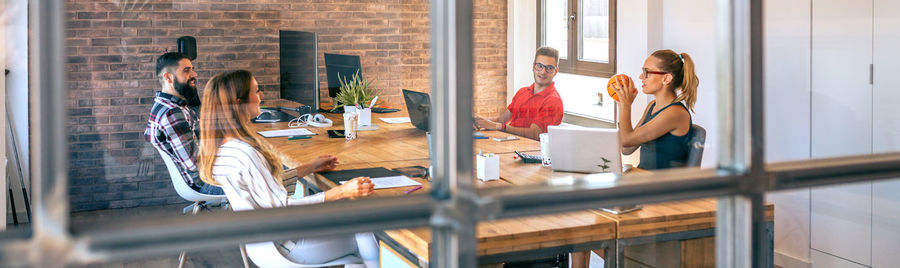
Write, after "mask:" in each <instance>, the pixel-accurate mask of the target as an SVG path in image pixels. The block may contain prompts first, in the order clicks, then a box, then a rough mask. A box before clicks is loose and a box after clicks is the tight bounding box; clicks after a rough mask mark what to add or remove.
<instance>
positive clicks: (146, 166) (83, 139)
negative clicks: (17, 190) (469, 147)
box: [66, 0, 507, 211]
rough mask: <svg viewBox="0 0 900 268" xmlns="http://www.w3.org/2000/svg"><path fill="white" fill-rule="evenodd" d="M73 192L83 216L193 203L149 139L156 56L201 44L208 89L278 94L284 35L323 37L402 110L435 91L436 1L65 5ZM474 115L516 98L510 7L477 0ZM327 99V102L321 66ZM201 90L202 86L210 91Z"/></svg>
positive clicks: (75, 1)
mask: <svg viewBox="0 0 900 268" xmlns="http://www.w3.org/2000/svg"><path fill="white" fill-rule="evenodd" d="M66 4H67V7H66V10H67V11H66V17H67V30H66V41H67V43H66V54H67V65H66V67H67V71H68V88H69V90H70V91H69V99H68V102H67V107H68V111H69V115H70V120H69V122H70V123H69V124H68V126H67V127H68V129H67V130H68V133H69V149H70V158H71V163H70V172H69V176H70V190H71V202H72V209H73V210H75V211H81V210H95V209H104V208H123V207H134V206H148V205H162V204H169V203H178V202H183V200H181V198H179V197H178V196H177V195H176V193H175V191H174V189H172V186H171V183H170V182H169V176H168V173H167V172H166V169H165V166H164V165H162V161H161V160H160V158H159V156H158V154H157V152H156V150H155V149H154V148H153V147H152V146H150V145H149V144H148V143H147V142H146V141H144V140H143V135H142V132H143V130H144V128H145V127H146V121H147V116H148V113H149V110H150V106H151V104H152V102H153V94H154V92H155V91H158V90H159V88H160V86H159V84H158V82H157V81H156V79H154V71H155V59H156V57H157V56H158V55H160V54H162V53H163V52H164V51H167V50H168V51H174V50H175V39H176V38H178V37H180V36H184V35H191V36H194V37H195V38H197V43H198V45H197V47H198V57H197V59H196V60H195V61H194V66H195V67H196V68H197V69H198V73H199V75H200V76H199V78H198V80H199V81H198V82H199V83H198V84H199V85H204V84H205V82H206V80H207V79H209V78H210V77H211V76H212V75H213V74H215V73H219V72H222V71H225V70H229V69H238V68H241V69H248V70H250V71H252V72H254V74H255V76H256V78H257V80H258V81H259V83H260V86H261V87H263V88H264V89H265V91H266V92H265V94H266V96H265V98H264V100H271V99H278V88H279V87H278V80H279V79H278V66H279V61H278V54H279V52H278V51H279V48H278V30H281V29H288V30H301V31H315V32H317V33H318V34H319V62H320V63H324V58H323V54H322V53H324V52H329V53H341V54H353V55H360V56H361V59H362V67H363V72H364V75H365V76H366V78H369V79H374V80H375V82H374V85H375V86H376V87H378V88H381V89H383V97H381V98H379V99H380V100H385V101H386V102H388V104H389V105H392V106H401V105H403V99H402V96H401V95H400V89H401V88H406V89H412V90H419V91H430V89H429V87H430V80H429V79H430V71H429V60H430V58H429V57H430V55H429V49H430V46H429V43H430V33H429V31H430V30H429V29H430V28H429V19H428V17H429V9H428V1H427V0H329V1H320V0H305V1H304V0H242V1H221V0H219V1H214V0H209V1H207V0H193V1H188V0H165V1H157V0H151V1H147V2H145V1H119V0H67V1H66ZM475 5H476V6H477V7H478V8H477V9H476V10H477V12H476V13H475V35H476V43H475V55H474V57H475V67H476V68H475V69H476V71H475V79H476V85H475V98H474V100H473V101H474V102H475V105H476V107H478V108H476V113H478V114H481V115H487V116H496V115H497V114H499V112H500V111H502V108H503V107H504V104H505V100H506V14H507V13H506V10H507V9H506V1H504V0H476V1H475ZM319 72H320V74H321V76H322V77H321V78H320V81H323V82H322V83H321V86H322V90H321V91H320V93H321V95H322V99H323V100H327V98H328V97H327V89H326V88H325V86H326V84H325V83H324V81H326V80H325V70H324V65H322V64H320V71H319ZM200 88H201V89H202V86H200Z"/></svg>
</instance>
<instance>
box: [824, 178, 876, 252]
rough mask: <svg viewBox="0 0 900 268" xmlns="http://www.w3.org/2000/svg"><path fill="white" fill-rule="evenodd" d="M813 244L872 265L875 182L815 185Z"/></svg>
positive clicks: (825, 250)
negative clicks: (873, 184)
mask: <svg viewBox="0 0 900 268" xmlns="http://www.w3.org/2000/svg"><path fill="white" fill-rule="evenodd" d="M811 214H812V216H811V220H810V222H811V223H812V227H811V237H810V242H811V245H812V248H813V249H815V250H819V251H822V252H827V253H828V254H831V255H835V256H838V257H841V258H844V259H848V260H851V261H853V262H856V263H861V264H864V265H870V263H871V256H872V183H870V182H866V183H861V184H852V185H841V186H831V187H825V188H813V189H812V206H811Z"/></svg>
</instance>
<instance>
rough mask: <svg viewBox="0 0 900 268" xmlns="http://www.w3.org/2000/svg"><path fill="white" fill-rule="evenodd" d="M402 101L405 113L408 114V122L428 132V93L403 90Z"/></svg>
mask: <svg viewBox="0 0 900 268" xmlns="http://www.w3.org/2000/svg"><path fill="white" fill-rule="evenodd" d="M403 99H404V100H405V101H406V111H408V112H409V122H410V123H412V124H413V126H416V128H418V129H421V130H424V131H426V132H428V114H429V113H431V98H430V97H428V93H423V92H418V91H412V90H407V89H404V90H403Z"/></svg>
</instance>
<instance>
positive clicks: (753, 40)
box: [0, 0, 900, 267]
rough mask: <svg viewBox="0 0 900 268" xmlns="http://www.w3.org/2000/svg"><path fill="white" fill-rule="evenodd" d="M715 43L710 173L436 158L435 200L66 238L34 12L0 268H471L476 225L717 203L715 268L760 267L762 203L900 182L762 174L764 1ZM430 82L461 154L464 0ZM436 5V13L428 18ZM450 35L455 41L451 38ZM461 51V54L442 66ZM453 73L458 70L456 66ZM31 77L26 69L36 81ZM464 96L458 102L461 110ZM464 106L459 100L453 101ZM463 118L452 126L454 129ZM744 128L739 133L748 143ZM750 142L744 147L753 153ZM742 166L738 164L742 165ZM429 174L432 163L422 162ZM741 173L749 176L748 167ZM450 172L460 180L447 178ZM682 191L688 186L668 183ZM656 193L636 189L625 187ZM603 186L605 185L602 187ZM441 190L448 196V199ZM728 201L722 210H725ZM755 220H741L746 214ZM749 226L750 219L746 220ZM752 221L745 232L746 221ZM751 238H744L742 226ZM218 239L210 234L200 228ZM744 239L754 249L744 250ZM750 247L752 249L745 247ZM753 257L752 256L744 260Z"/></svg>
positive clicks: (823, 167)
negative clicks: (346, 255)
mask: <svg viewBox="0 0 900 268" xmlns="http://www.w3.org/2000/svg"><path fill="white" fill-rule="evenodd" d="M717 3H718V4H719V7H720V9H718V11H717V15H718V16H719V22H720V23H722V25H723V27H728V28H725V30H724V31H720V36H718V37H719V41H720V43H719V44H718V50H719V60H720V62H719V63H720V66H719V75H720V76H721V77H722V78H723V79H721V81H720V83H721V84H720V87H719V93H720V102H719V110H720V117H719V120H720V123H721V125H722V126H723V127H721V129H720V133H721V136H722V139H721V140H720V143H719V144H718V146H720V149H722V150H723V151H722V152H723V153H722V154H720V159H719V166H718V167H717V168H716V169H705V170H700V171H697V170H691V169H674V170H670V171H661V172H657V173H654V174H634V175H626V176H624V177H625V178H624V180H622V182H623V184H624V185H620V186H625V187H608V186H598V185H596V184H591V183H590V181H591V180H590V179H591V178H596V177H597V176H604V177H603V178H602V179H604V181H609V180H607V179H615V180H618V179H620V178H619V177H616V176H615V175H610V174H595V175H587V176H583V177H580V178H567V180H565V181H563V182H559V183H553V182H548V183H546V184H535V185H526V186H522V187H502V188H491V189H478V190H475V189H474V188H473V187H472V185H471V184H472V178H471V172H472V167H471V165H472V157H471V154H468V155H465V154H462V153H466V152H469V151H465V150H459V151H456V152H457V153H460V154H461V155H464V156H463V157H460V156H458V155H452V154H450V153H443V152H442V154H441V155H442V156H441V159H440V160H439V161H440V162H437V163H439V164H442V168H438V172H437V173H436V175H437V176H436V177H435V178H434V185H433V189H441V190H433V191H432V194H431V195H418V196H412V197H411V196H406V197H396V198H384V199H373V200H371V201H367V202H361V203H360V202H357V203H355V204H354V205H355V206H346V205H345V204H344V205H342V204H318V205H308V206H297V207H287V208H278V209H268V210H256V211H243V212H237V213H234V214H233V215H204V216H198V217H172V218H153V219H139V220H129V221H126V222H119V221H117V222H107V223H106V225H105V226H84V227H76V226H70V224H69V221H68V216H69V215H68V213H69V207H68V205H69V203H68V198H67V197H68V196H67V191H66V187H67V185H68V180H67V173H66V172H65V170H66V168H67V163H68V160H69V155H68V154H67V153H65V152H66V149H65V148H66V146H63V145H64V144H65V142H66V138H65V134H64V133H65V131H60V130H64V129H65V124H64V120H65V118H66V109H65V102H64V100H65V98H66V94H65V93H66V87H65V77H66V75H65V73H66V72H65V64H64V59H65V53H64V49H63V44H64V42H62V41H61V40H63V38H64V33H65V31H63V29H64V28H65V27H64V25H65V24H64V21H65V16H64V6H65V5H64V3H62V1H40V0H30V2H29V5H30V8H29V12H34V13H32V14H31V15H33V16H30V17H31V19H33V20H40V21H41V23H40V24H35V25H36V26H35V28H32V29H29V30H30V32H32V34H33V35H34V36H36V37H38V38H37V40H36V41H35V43H33V44H31V45H32V46H33V47H34V49H33V50H32V51H31V52H32V53H36V54H34V55H33V56H35V55H36V56H39V57H36V61H35V62H33V64H32V66H31V68H34V69H38V70H42V71H41V72H33V73H34V74H35V77H34V78H35V79H34V80H33V84H31V89H32V94H35V95H37V97H36V100H37V101H38V104H39V105H36V106H35V107H36V108H35V109H32V111H31V115H32V116H35V115H39V116H41V118H48V119H46V120H42V121H41V122H40V123H39V124H35V126H33V129H32V130H33V131H34V133H35V134H34V137H35V138H34V140H33V148H34V149H33V151H32V159H33V160H34V161H35V165H34V166H32V168H33V172H32V174H33V175H34V177H35V178H36V179H34V180H32V183H33V187H34V188H33V189H34V190H33V191H32V192H33V193H34V194H33V195H32V200H33V202H34V210H35V215H34V222H33V223H34V224H33V225H32V227H31V228H29V229H25V230H23V229H16V230H12V231H6V232H0V259H2V260H3V264H4V265H6V266H26V265H30V266H50V267H55V266H64V265H66V264H85V263H91V262H101V261H110V260H122V259H127V258H138V257H147V256H149V255H148V254H157V255H161V254H167V253H174V252H178V251H180V250H184V249H189V250H193V249H203V248H209V247H211V246H227V245H233V244H235V243H246V242H257V241H266V240H272V239H273V238H283V237H288V236H303V235H311V234H318V235H327V234H337V233H351V232H359V231H372V230H379V229H396V228H409V227H418V226H429V225H430V226H431V227H433V230H434V232H433V234H434V236H435V239H434V240H433V246H432V247H433V248H432V252H433V253H435V256H432V258H431V260H432V261H433V262H432V263H431V265H432V267H471V266H474V265H472V264H473V263H474V262H475V261H476V256H475V254H474V251H473V249H475V246H474V245H475V243H477V240H476V239H475V236H474V230H475V224H476V223H477V222H478V221H480V220H493V219H503V218H511V217H518V216H529V215H539V214H547V213H554V212H564V211H574V210H582V209H589V208H596V207H602V206H614V205H624V204H634V203H645V202H646V203H655V202H665V201H674V200H685V199H694V198H703V197H719V201H720V205H719V208H720V209H721V210H722V212H723V213H718V214H717V216H716V217H717V223H716V226H717V227H721V228H716V232H717V233H716V248H717V249H716V254H717V256H716V261H717V265H718V267H761V266H763V264H764V263H766V261H771V259H766V258H768V256H767V255H768V254H767V251H766V250H765V249H766V248H767V247H768V246H770V245H768V244H767V243H765V242H764V241H765V239H761V237H760V234H761V232H760V229H761V228H765V222H764V220H763V219H764V217H762V216H764V215H762V212H764V210H763V208H764V206H763V205H764V203H763V201H764V196H765V194H766V193H767V192H772V191H778V190H789V189H797V188H806V187H814V186H824V185H833V184H839V183H851V182H861V181H873V180H878V179H893V178H896V177H898V176H900V153H886V154H874V155H860V156H851V157H838V158H830V159H816V160H803V161H795V162H784V163H777V164H765V161H764V154H763V150H764V148H765V146H764V145H765V140H764V139H763V137H764V135H763V133H764V131H763V120H764V118H763V90H762V87H763V84H764V83H763V79H762V73H763V72H762V71H763V70H762V67H763V55H762V47H763V44H762V1H759V0H739V1H730V0H717ZM432 4H433V8H432V11H431V12H432V13H431V15H432V17H433V18H434V19H433V20H432V22H433V23H434V24H433V25H436V26H435V27H433V29H432V35H433V36H432V38H433V40H434V43H437V44H436V45H434V46H432V49H433V52H432V60H434V62H438V64H435V65H433V66H432V67H431V68H432V72H441V73H447V72H448V71H449V72H450V74H451V75H450V76H446V77H442V78H434V76H433V78H432V79H433V80H432V83H433V85H440V86H437V87H435V88H434V90H436V91H442V92H438V93H436V94H442V95H443V96H445V98H443V99H441V103H442V104H443V105H436V106H434V107H435V108H434V109H432V117H434V118H436V120H437V121H440V123H437V122H436V123H433V124H435V125H440V126H441V128H440V129H437V131H438V132H440V133H438V134H435V136H434V137H435V144H437V145H438V146H440V147H441V148H453V147H456V148H468V150H471V145H472V144H473V139H472V138H471V136H470V135H471V134H472V131H471V130H470V129H468V128H455V127H454V126H457V125H459V124H456V123H459V122H463V123H468V122H470V121H466V120H471V118H472V109H471V105H472V103H471V102H470V101H468V100H470V99H471V94H472V84H471V83H454V82H453V81H456V80H455V79H456V78H460V79H463V80H465V81H466V82H470V81H471V79H472V75H473V72H472V65H471V63H472V61H471V60H472V59H471V54H465V53H458V52H470V51H471V50H472V47H473V43H472V39H471V33H472V32H471V25H472V12H471V11H472V10H473V7H472V0H432ZM434 6H439V7H441V8H434ZM457 35H460V36H461V37H460V38H458V39H457V38H455V37H457ZM451 52H457V53H451ZM457 63H459V64H458V65H457ZM34 69H32V70H34ZM466 97H468V98H466ZM458 100H462V101H458ZM461 118H462V119H461ZM748 129H749V131H748ZM750 141H752V143H751V142H750ZM748 154H749V158H750V159H747V155H748ZM432 161H434V160H432ZM748 166H749V167H748ZM457 171H459V172H457ZM678 179H688V180H682V181H678ZM644 181H652V182H653V183H651V184H647V185H641V186H639V187H636V186H637V185H634V182H644ZM604 185H605V183H604ZM444 191H445V192H444ZM722 201H726V202H722ZM748 210H751V211H748ZM747 214H752V215H747ZM748 218H750V219H748ZM748 225H752V226H748ZM208 226H216V228H208ZM751 240H752V242H751ZM751 243H752V244H751ZM748 247H749V248H748Z"/></svg>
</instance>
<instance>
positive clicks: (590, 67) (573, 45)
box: [537, 0, 617, 78]
mask: <svg viewBox="0 0 900 268" xmlns="http://www.w3.org/2000/svg"><path fill="white" fill-rule="evenodd" d="M566 1H567V7H566V10H568V14H569V19H568V20H567V23H568V26H569V27H568V32H567V36H568V38H567V40H566V41H567V44H568V47H567V49H566V55H560V59H559V71H560V72H563V73H570V74H577V75H586V76H594V77H604V78H608V77H611V76H612V75H613V74H615V73H616V1H617V0H607V1H609V29H608V30H609V51H608V53H609V62H608V63H602V62H595V61H589V60H582V59H580V55H579V54H581V51H580V50H579V49H580V48H582V47H583V46H584V45H583V43H584V39H583V38H581V32H580V31H579V29H581V28H583V21H584V20H582V19H581V17H580V16H579V14H583V13H584V12H582V11H583V9H582V6H583V5H581V3H582V1H584V0H566ZM546 2H547V0H538V1H537V29H538V30H537V47H542V46H545V45H546V44H547V42H546V33H547V27H546V23H545V21H546V18H547V14H546V12H545V11H546V10H545V9H544V5H545V4H546ZM573 10H575V11H577V12H572V11H573ZM572 16H574V21H573V19H572ZM563 57H565V58H563Z"/></svg>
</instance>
